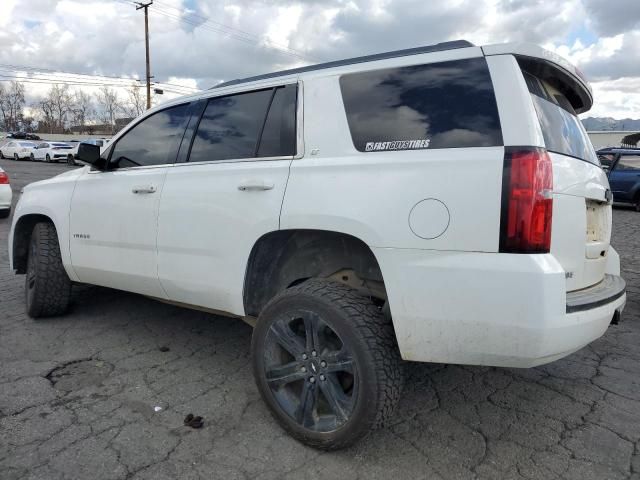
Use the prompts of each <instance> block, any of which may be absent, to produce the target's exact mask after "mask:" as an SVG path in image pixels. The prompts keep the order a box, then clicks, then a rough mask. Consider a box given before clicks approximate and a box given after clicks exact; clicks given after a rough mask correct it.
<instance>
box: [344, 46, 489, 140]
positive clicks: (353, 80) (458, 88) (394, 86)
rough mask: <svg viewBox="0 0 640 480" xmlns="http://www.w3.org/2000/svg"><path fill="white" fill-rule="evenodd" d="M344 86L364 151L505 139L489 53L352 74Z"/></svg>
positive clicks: (353, 125)
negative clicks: (489, 66)
mask: <svg viewBox="0 0 640 480" xmlns="http://www.w3.org/2000/svg"><path fill="white" fill-rule="evenodd" d="M340 89H341V90H342V98H343V101H344V107H345V111H346V114H347V120H348V123H349V130H350V131H351V138H352V140H353V143H354V146H355V147H356V149H357V150H359V151H361V152H378V151H389V150H416V149H425V148H429V149H432V148H458V147H491V146H497V145H502V131H501V128H500V119H499V116H498V107H497V104H496V98H495V94H494V91H493V84H492V83H491V77H490V75H489V69H488V67H487V62H486V60H485V59H484V58H470V59H466V60H454V61H449V62H441V63H433V64H427V65H415V66H409V67H401V68H387V69H384V70H374V71H371V72H362V73H352V74H347V75H343V76H342V77H341V78H340Z"/></svg>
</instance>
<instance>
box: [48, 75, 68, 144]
mask: <svg viewBox="0 0 640 480" xmlns="http://www.w3.org/2000/svg"><path fill="white" fill-rule="evenodd" d="M48 97H49V101H50V102H51V105H52V106H53V111H54V115H55V123H56V130H58V131H59V133H64V131H65V129H66V127H67V124H68V116H69V114H70V113H71V108H72V98H71V93H69V86H68V85H58V84H56V85H53V86H52V87H51V90H49V95H48Z"/></svg>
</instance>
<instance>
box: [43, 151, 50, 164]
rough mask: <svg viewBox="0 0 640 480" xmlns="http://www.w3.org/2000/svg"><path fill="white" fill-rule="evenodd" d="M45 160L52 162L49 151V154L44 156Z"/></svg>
mask: <svg viewBox="0 0 640 480" xmlns="http://www.w3.org/2000/svg"><path fill="white" fill-rule="evenodd" d="M44 161H45V162H47V163H49V162H51V157H50V156H49V154H48V153H47V155H46V156H45V157H44Z"/></svg>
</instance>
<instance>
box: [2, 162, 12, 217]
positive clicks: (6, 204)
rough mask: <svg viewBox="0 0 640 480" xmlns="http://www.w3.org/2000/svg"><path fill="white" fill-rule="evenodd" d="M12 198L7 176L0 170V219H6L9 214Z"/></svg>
mask: <svg viewBox="0 0 640 480" xmlns="http://www.w3.org/2000/svg"><path fill="white" fill-rule="evenodd" d="M12 197H13V193H12V192H11V184H10V183H9V175H7V173H6V172H5V171H4V170H3V169H2V168H0V218H7V217H8V216H9V214H10V213H11V199H12Z"/></svg>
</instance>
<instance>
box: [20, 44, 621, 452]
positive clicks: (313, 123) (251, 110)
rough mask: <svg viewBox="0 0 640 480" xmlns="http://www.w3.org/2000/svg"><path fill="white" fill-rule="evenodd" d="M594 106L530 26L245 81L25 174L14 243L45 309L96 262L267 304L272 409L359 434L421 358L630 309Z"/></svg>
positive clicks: (317, 441)
mask: <svg viewBox="0 0 640 480" xmlns="http://www.w3.org/2000/svg"><path fill="white" fill-rule="evenodd" d="M591 105H592V93H591V88H590V87H589V84H588V83H587V81H586V80H585V79H584V78H583V77H582V76H581V74H580V73H579V72H578V71H577V70H576V69H575V68H574V67H573V66H572V65H570V64H569V63H567V62H566V61H565V60H563V59H562V58H560V57H558V56H557V55H555V54H553V53H551V52H548V51H545V50H543V49H541V48H539V47H536V46H532V45H528V44H503V45H492V46H486V47H477V46H473V45H471V44H470V43H468V42H464V41H460V42H449V43H444V44H438V45H435V46H430V47H423V48H416V49H411V50H405V51H397V52H390V53H384V54H380V55H373V56H369V57H362V58H356V59H351V60H345V61H340V62H332V63H329V64H323V65H316V66H310V67H303V68H299V69H295V70H289V71H285V72H278V73H274V74H269V75H262V76H259V77H254V78H248V79H244V80H237V81H232V82H228V83H226V84H222V85H220V86H218V87H217V88H214V89H211V90H207V91H206V92H203V93H199V94H196V95H193V96H189V97H182V98H179V99H175V100H172V101H170V102H168V103H165V104H163V105H162V106H159V107H156V108H154V109H151V110H149V111H148V112H146V113H145V114H144V115H143V116H142V117H140V118H138V119H136V120H135V121H134V122H132V123H131V124H130V125H129V126H128V127H126V128H125V129H123V130H122V131H121V132H120V133H119V134H118V135H117V136H116V137H114V139H113V140H112V141H111V142H110V145H109V147H108V148H107V149H105V150H103V151H102V153H101V152H100V150H99V148H97V147H96V146H91V145H86V144H83V145H80V147H79V153H78V157H79V159H80V160H82V161H83V162H85V163H87V164H88V165H91V167H89V166H87V167H86V168H81V169H76V170H73V171H69V172H67V173H65V174H63V175H60V176H57V177H54V178H52V179H49V180H46V181H42V182H37V183H34V184H31V185H29V186H27V187H26V188H25V190H24V194H23V195H22V197H21V199H20V201H19V203H18V206H17V208H16V212H15V215H14V220H13V225H12V228H11V234H10V239H9V246H10V259H11V265H12V268H13V269H15V270H16V271H17V273H20V274H25V273H26V274H27V278H28V279H29V281H28V282H27V283H26V291H27V294H26V302H27V312H28V313H29V315H31V316H32V317H41V316H47V315H60V314H62V313H64V312H66V311H67V307H68V305H69V298H70V291H71V288H72V283H74V282H81V283H87V284H95V285H103V286H106V287H112V288H117V289H120V290H128V291H131V292H137V293H140V294H143V295H148V296H150V297H156V298H159V299H162V300H164V301H169V302H174V303H176V304H179V305H187V306H192V307H194V308H199V309H209V310H211V311H215V312H225V313H227V314H229V315H232V316H236V317H240V318H243V319H245V320H246V321H248V322H249V323H252V324H255V327H256V328H255V330H254V332H253V339H252V344H251V353H252V362H253V371H254V375H255V378H256V382H257V385H258V388H259V390H260V393H261V395H262V397H263V399H264V400H265V402H266V404H267V405H268V406H269V408H270V409H271V411H272V413H273V414H274V416H275V418H276V419H277V420H278V421H279V422H280V424H281V425H282V426H283V427H284V428H285V429H286V430H287V431H288V432H290V433H291V434H292V435H294V436H295V437H296V438H298V439H300V440H301V441H303V442H305V443H307V444H309V445H312V446H314V447H319V448H325V449H332V448H340V447H344V446H346V445H349V444H351V443H353V442H354V441H356V440H357V439H358V438H361V437H362V436H363V435H365V434H366V433H367V432H369V431H370V430H371V429H373V428H377V427H379V426H381V425H383V424H385V423H386V422H387V421H388V420H389V418H390V416H391V413H392V411H393V408H394V406H395V405H396V402H397V401H398V398H399V396H400V391H401V385H402V377H403V375H402V371H403V369H402V366H401V358H402V359H404V360H412V361H420V362H442V363H459V364H474V365H496V366H505V367H531V366H534V365H540V364H543V363H547V362H551V361H553V360H556V359H558V358H561V357H564V356H566V355H569V354H570V353H572V352H574V351H576V350H578V349H580V348H582V347H584V346H585V345H587V344H588V343H590V342H592V341H593V340H595V339H597V338H598V337H600V336H601V335H602V334H603V333H604V332H605V331H606V330H607V327H608V326H609V324H610V323H611V322H612V321H617V320H618V318H619V316H620V312H621V311H622V309H623V307H624V305H625V301H626V293H625V282H624V280H623V279H622V278H621V277H620V262H619V257H618V254H617V253H616V251H615V250H614V249H613V247H611V245H610V243H609V242H610V238H611V200H612V198H611V192H610V191H609V184H608V182H607V176H606V175H605V172H604V171H603V170H602V168H601V166H600V164H599V162H598V158H597V156H596V154H595V152H594V150H593V147H592V146H591V143H590V142H589V139H588V137H587V135H586V133H585V130H584V128H583V127H582V125H581V123H580V120H579V119H578V117H577V114H578V113H583V112H586V111H588V110H589V109H590V108H591ZM30 245H31V247H30ZM30 248H32V249H31V250H30ZM44 264H46V265H47V269H41V268H40V266H41V265H44Z"/></svg>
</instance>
